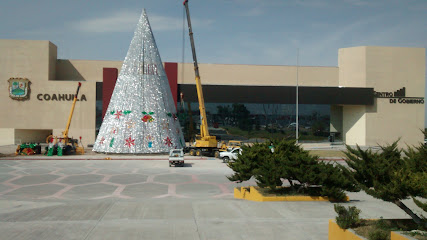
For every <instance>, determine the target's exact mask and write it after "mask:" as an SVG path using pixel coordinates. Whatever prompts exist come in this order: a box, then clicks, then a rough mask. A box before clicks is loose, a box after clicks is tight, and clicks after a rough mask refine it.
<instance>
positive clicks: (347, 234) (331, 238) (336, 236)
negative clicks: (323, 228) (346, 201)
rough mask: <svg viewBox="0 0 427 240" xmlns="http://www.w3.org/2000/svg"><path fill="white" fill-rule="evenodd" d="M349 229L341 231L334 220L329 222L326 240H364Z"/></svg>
mask: <svg viewBox="0 0 427 240" xmlns="http://www.w3.org/2000/svg"><path fill="white" fill-rule="evenodd" d="M364 239H366V238H363V237H360V236H358V235H356V233H354V232H353V231H352V230H350V229H342V228H340V226H338V224H337V223H336V222H335V221H334V220H331V219H330V220H329V233H328V240H364Z"/></svg>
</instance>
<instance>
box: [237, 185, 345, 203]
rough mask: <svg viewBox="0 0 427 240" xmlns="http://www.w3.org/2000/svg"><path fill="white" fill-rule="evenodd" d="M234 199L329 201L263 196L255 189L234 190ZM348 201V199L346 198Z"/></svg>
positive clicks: (311, 198)
mask: <svg viewBox="0 0 427 240" xmlns="http://www.w3.org/2000/svg"><path fill="white" fill-rule="evenodd" d="M234 198H237V199H245V200H250V201H256V202H278V201H289V202H306V201H330V199H329V198H328V197H320V196H319V197H317V196H264V195H262V194H261V193H260V192H259V191H258V190H257V188H256V187H253V186H251V187H249V188H248V187H240V188H234ZM346 201H349V198H348V197H347V198H346Z"/></svg>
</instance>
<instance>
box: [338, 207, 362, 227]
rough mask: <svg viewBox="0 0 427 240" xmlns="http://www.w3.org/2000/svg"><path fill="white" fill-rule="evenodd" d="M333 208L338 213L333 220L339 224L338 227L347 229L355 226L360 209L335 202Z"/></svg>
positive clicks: (358, 220)
mask: <svg viewBox="0 0 427 240" xmlns="http://www.w3.org/2000/svg"><path fill="white" fill-rule="evenodd" d="M334 209H335V212H336V213H337V214H338V216H337V217H336V218H335V221H336V222H337V224H338V226H340V228H342V229H348V228H354V227H357V225H358V224H359V222H360V219H359V214H360V209H358V208H356V207H355V206H350V207H348V208H345V207H344V206H342V205H339V204H335V205H334Z"/></svg>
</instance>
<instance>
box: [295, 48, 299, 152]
mask: <svg viewBox="0 0 427 240" xmlns="http://www.w3.org/2000/svg"><path fill="white" fill-rule="evenodd" d="M298 70H299V48H297V88H296V91H297V92H296V96H297V98H296V133H295V139H296V143H297V144H298Z"/></svg>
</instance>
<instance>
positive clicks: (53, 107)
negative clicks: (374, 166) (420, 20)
mask: <svg viewBox="0 0 427 240" xmlns="http://www.w3.org/2000/svg"><path fill="white" fill-rule="evenodd" d="M0 52H1V55H0V88H1V89H3V90H2V91H1V92H0V111H1V116H0V145H8V144H19V143H21V142H44V139H45V138H46V136H48V135H49V134H50V133H53V134H54V135H57V136H60V135H61V132H62V131H63V130H64V128H65V125H66V122H67V119H68V115H69V113H70V108H71V104H72V95H73V94H75V91H76V88H77V82H82V87H81V89H80V96H79V101H78V102H77V104H76V107H75V111H74V115H73V118H72V122H71V127H70V131H69V132H70V133H69V135H70V136H72V137H74V138H79V137H80V136H81V137H82V141H83V144H85V145H87V144H93V143H94V141H95V134H96V118H97V114H98V115H100V114H101V113H99V110H97V108H96V106H97V99H98V101H100V100H103V102H104V106H103V107H104V108H106V106H105V103H108V101H109V97H110V96H107V95H108V93H107V94H106V90H109V91H110V94H111V92H112V88H113V87H114V82H115V78H117V75H114V71H110V70H111V69H113V70H115V72H119V71H120V68H121V65H122V62H120V61H90V60H66V59H57V47H56V46H55V45H54V44H53V43H51V42H49V41H32V40H0ZM338 59H339V64H338V65H339V66H338V67H308V66H300V67H298V68H297V67H296V66H260V65H232V64H230V65H225V64H200V72H201V77H202V83H203V85H204V91H206V92H205V100H206V102H218V103H224V102H227V103H233V102H245V103H277V104H294V103H295V83H296V78H297V71H298V82H299V86H300V91H301V96H300V102H299V103H300V104H327V105H329V106H330V125H331V126H330V130H331V132H339V133H341V135H342V140H343V141H344V142H345V143H347V144H350V145H355V144H359V145H363V146H365V145H366V146H373V145H377V144H383V143H390V142H392V141H394V140H396V139H397V138H398V137H400V138H401V144H402V145H404V144H410V145H413V144H418V143H419V142H421V141H422V140H423V135H422V133H421V131H420V129H424V109H425V107H424V89H425V49H423V48H400V47H354V48H344V49H340V50H339V52H338ZM165 70H166V73H167V75H168V78H169V82H170V85H171V90H172V93H173V95H174V97H175V100H176V101H179V99H178V98H179V97H178V96H179V94H178V93H180V92H184V94H185V95H186V99H187V101H195V90H194V89H195V87H194V71H193V65H192V64H181V63H165ZM182 71H184V72H182ZM116 74H117V73H116ZM17 79H28V80H29V83H28V84H27V85H29V89H28V91H27V90H25V91H27V92H25V91H24V90H22V91H20V92H16V91H17V90H19V89H21V88H22V89H24V88H23V87H26V85H25V83H22V86H21V85H19V87H18V85H16V86H12V85H11V84H12V82H14V81H15V82H16V81H18V80H17ZM112 79H113V80H112ZM20 81H21V80H20ZM22 81H24V80H22ZM25 81H26V80H25ZM109 81H110V82H109ZM111 81H114V82H113V83H111ZM19 84H21V83H19ZM102 84H103V85H102ZM108 84H109V85H108ZM102 86H104V87H102ZM106 86H110V87H106ZM111 86H112V87H111ZM20 87H21V88H20ZM107 88H109V89H107ZM14 89H17V90H16V91H15V90H14ZM219 89H220V90H221V91H219ZM193 90H194V91H193ZM13 91H15V92H13ZM227 91H228V92H227ZM24 92H25V93H24ZM107 92H108V91H107ZM13 93H16V94H15V95H14V94H13ZM102 93H103V94H102ZM25 94H26V95H25ZM24 95H25V97H24Z"/></svg>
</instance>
